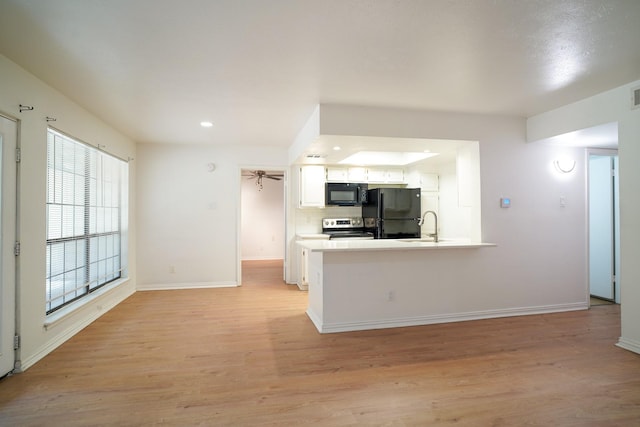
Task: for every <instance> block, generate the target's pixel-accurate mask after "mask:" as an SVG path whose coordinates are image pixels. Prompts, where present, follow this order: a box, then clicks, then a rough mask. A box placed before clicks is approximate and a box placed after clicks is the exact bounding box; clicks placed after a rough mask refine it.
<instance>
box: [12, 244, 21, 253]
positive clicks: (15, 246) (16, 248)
mask: <svg viewBox="0 0 640 427" xmlns="http://www.w3.org/2000/svg"><path fill="white" fill-rule="evenodd" d="M13 254H14V255H15V256H18V255H20V242H16V244H15V245H14V246H13Z"/></svg>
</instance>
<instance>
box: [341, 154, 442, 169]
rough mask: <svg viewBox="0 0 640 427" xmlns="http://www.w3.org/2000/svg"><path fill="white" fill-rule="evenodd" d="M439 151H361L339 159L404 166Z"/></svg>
mask: <svg viewBox="0 0 640 427" xmlns="http://www.w3.org/2000/svg"><path fill="white" fill-rule="evenodd" d="M437 155H438V153H411V152H401V151H398V152H395V151H359V152H357V153H355V154H352V155H351V156H349V157H347V158H346V159H344V160H341V161H339V162H338V163H341V164H350V165H361V166H374V165H378V166H379V165H388V166H404V165H408V164H409V163H414V162H417V161H418V160H423V159H426V158H428V157H433V156H437Z"/></svg>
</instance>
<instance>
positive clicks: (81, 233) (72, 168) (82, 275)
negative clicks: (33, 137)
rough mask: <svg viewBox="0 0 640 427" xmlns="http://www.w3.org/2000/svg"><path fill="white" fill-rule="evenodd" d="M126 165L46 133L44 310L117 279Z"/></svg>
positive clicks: (62, 137) (52, 310) (58, 305)
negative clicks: (45, 293)
mask: <svg viewBox="0 0 640 427" xmlns="http://www.w3.org/2000/svg"><path fill="white" fill-rule="evenodd" d="M126 187H127V164H126V162H124V161H122V160H119V159H117V158H115V157H112V156H110V155H108V154H105V153H103V152H101V151H99V150H97V149H95V148H92V147H90V146H88V145H85V144H83V143H80V142H78V141H76V140H74V139H72V138H70V137H68V136H66V135H63V134H61V133H59V132H57V131H55V130H53V129H51V128H49V129H48V132H47V204H46V208H47V262H46V269H47V271H46V292H47V295H46V311H47V314H50V313H52V312H54V311H56V310H58V309H60V308H61V307H64V306H65V305H67V304H69V303H71V302H73V301H76V300H78V299H79V298H82V297H85V296H87V295H89V294H90V293H91V292H93V291H95V290H96V289H99V288H100V287H102V286H104V285H106V284H107V283H110V282H112V281H114V280H116V279H119V278H120V277H121V275H122V266H123V264H124V262H123V261H126V260H123V259H122V258H123V257H122V251H121V248H122V247H123V245H122V240H123V228H124V227H123V224H126V202H125V197H124V195H125V194H126Z"/></svg>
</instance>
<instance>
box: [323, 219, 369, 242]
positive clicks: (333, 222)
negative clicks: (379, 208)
mask: <svg viewBox="0 0 640 427" xmlns="http://www.w3.org/2000/svg"><path fill="white" fill-rule="evenodd" d="M322 233H324V234H328V235H329V239H351V240H369V239H373V233H371V232H368V231H365V229H364V221H363V220H362V217H353V218H323V219H322Z"/></svg>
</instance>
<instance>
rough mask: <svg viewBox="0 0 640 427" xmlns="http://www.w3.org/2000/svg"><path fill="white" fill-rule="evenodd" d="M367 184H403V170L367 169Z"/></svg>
mask: <svg viewBox="0 0 640 427" xmlns="http://www.w3.org/2000/svg"><path fill="white" fill-rule="evenodd" d="M367 182H370V183H379V184H405V183H406V182H405V179H404V170H403V169H395V168H394V169H388V168H369V169H367Z"/></svg>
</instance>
